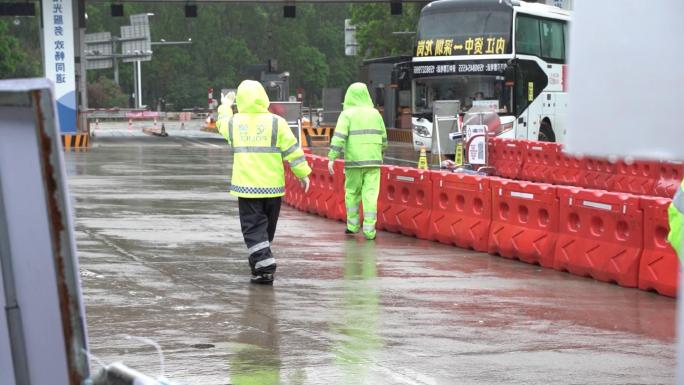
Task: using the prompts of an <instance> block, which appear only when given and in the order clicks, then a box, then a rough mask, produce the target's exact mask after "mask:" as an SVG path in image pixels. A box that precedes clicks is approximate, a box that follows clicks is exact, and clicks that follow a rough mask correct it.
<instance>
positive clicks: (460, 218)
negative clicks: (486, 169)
mask: <svg viewBox="0 0 684 385" xmlns="http://www.w3.org/2000/svg"><path fill="white" fill-rule="evenodd" d="M431 179H432V212H431V214H430V221H429V223H430V227H429V229H430V231H429V235H428V236H429V239H431V240H434V241H439V242H441V243H444V244H447V245H456V246H459V247H462V248H467V249H473V250H477V251H487V237H488V234H489V225H490V223H491V214H492V211H491V210H492V205H491V198H490V197H491V190H490V182H489V181H490V179H491V178H488V177H484V176H478V175H467V174H454V173H450V172H432V175H431Z"/></svg>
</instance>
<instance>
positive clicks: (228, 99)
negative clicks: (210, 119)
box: [216, 91, 235, 138]
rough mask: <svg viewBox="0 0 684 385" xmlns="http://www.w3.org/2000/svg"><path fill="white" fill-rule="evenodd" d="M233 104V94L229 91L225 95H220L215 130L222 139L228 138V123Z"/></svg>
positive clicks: (231, 114) (231, 115)
mask: <svg viewBox="0 0 684 385" xmlns="http://www.w3.org/2000/svg"><path fill="white" fill-rule="evenodd" d="M233 102H235V92H233V91H229V92H228V93H227V94H225V95H223V94H221V105H220V106H219V108H218V117H217V118H216V128H217V129H218V132H219V134H221V135H223V137H224V138H227V137H228V121H230V118H232V117H233Z"/></svg>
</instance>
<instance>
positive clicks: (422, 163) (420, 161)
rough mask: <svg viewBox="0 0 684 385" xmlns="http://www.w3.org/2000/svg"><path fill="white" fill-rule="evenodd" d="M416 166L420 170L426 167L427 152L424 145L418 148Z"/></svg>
mask: <svg viewBox="0 0 684 385" xmlns="http://www.w3.org/2000/svg"><path fill="white" fill-rule="evenodd" d="M418 168H419V169H421V170H427V169H428V163H427V153H426V152H425V147H424V146H423V147H421V148H420V156H419V157H418Z"/></svg>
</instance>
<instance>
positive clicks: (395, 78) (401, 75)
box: [360, 56, 411, 129]
mask: <svg viewBox="0 0 684 385" xmlns="http://www.w3.org/2000/svg"><path fill="white" fill-rule="evenodd" d="M410 62H411V57H410V56H390V57H382V58H375V59H368V60H364V61H363V65H362V67H361V76H360V78H361V79H362V81H363V82H364V83H366V84H367V85H368V91H369V92H370V94H371V99H373V104H374V105H375V107H376V108H378V110H379V111H380V113H381V114H382V117H383V119H384V121H385V126H387V127H394V128H407V129H408V128H411V83H410V81H409V79H408V76H407V73H406V72H405V71H402V70H401V68H402V65H403V64H405V63H410Z"/></svg>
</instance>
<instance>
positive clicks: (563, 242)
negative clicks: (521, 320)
mask: <svg viewBox="0 0 684 385" xmlns="http://www.w3.org/2000/svg"><path fill="white" fill-rule="evenodd" d="M557 189H558V198H559V204H560V225H559V229H558V241H557V242H556V248H555V250H556V251H555V256H554V258H555V259H554V268H555V269H557V270H562V271H569V272H570V273H572V274H575V275H579V276H590V277H593V278H594V279H597V280H599V281H605V282H616V283H617V284H619V285H620V286H624V287H637V285H638V275H639V259H640V256H641V251H642V249H643V236H644V229H643V221H644V218H643V213H642V211H641V209H640V206H639V198H638V197H636V196H634V195H631V194H625V193H610V192H606V191H597V190H585V189H579V188H572V187H561V186H558V187H557Z"/></svg>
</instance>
